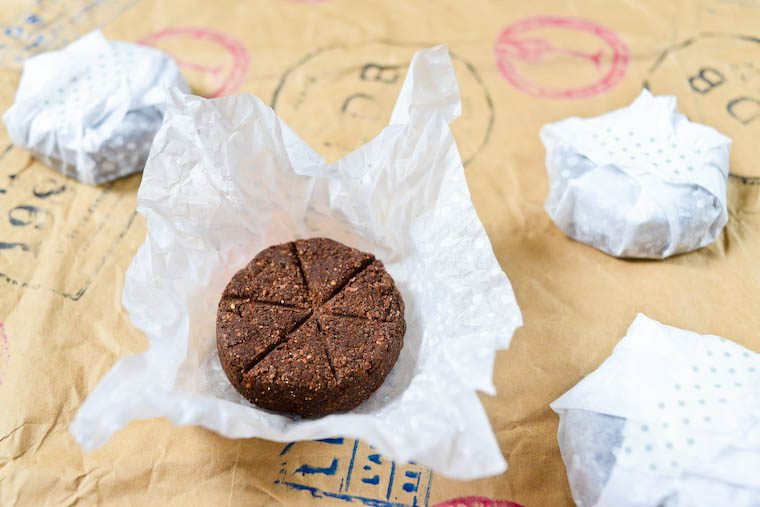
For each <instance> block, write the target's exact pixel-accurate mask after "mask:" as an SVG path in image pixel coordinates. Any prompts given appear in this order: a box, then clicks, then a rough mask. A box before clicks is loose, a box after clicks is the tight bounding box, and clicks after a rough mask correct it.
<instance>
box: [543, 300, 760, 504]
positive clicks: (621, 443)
mask: <svg viewBox="0 0 760 507" xmlns="http://www.w3.org/2000/svg"><path fill="white" fill-rule="evenodd" d="M551 407H552V409H554V411H555V412H557V413H558V414H559V415H560V424H559V432H558V439H559V445H560V450H561V452H562V459H563V460H564V462H565V468H566V469H567V475H568V479H569V481H570V487H571V490H572V493H573V498H574V500H575V502H576V503H577V505H579V506H581V507H583V506H615V507H626V506H650V505H651V506H666V507H675V506H695V505H731V506H734V507H743V506H746V507H749V506H754V507H757V506H758V505H760V355H758V354H756V353H754V352H752V351H749V350H747V349H745V348H743V347H741V346H739V345H737V344H736V343H733V342H731V341H728V340H726V339H724V338H720V337H717V336H708V335H704V336H703V335H699V334H696V333H693V332H690V331H685V330H683V329H678V328H675V327H670V326H665V325H663V324H660V323H659V322H657V321H654V320H652V319H650V318H648V317H646V316H644V315H641V314H640V315H638V316H637V317H636V319H635V320H634V322H633V324H632V325H631V327H630V328H629V329H628V334H627V335H626V336H625V337H624V338H623V339H622V340H621V341H620V343H618V345H617V346H616V347H615V350H614V351H613V353H612V355H611V356H610V357H609V358H608V359H607V360H606V361H605V362H604V363H603V364H602V365H601V366H600V367H599V368H598V369H597V370H596V371H594V372H593V373H591V374H590V375H589V376H587V377H586V378H584V379H583V380H581V382H579V383H578V384H577V385H576V386H575V387H573V388H572V389H571V390H570V391H568V392H567V393H565V394H564V395H562V396H561V397H560V398H559V399H558V400H556V401H555V402H554V403H552V404H551Z"/></svg>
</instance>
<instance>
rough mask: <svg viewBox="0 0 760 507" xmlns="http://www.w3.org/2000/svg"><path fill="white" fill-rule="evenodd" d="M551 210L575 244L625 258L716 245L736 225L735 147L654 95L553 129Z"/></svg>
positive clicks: (549, 140) (548, 138) (549, 134)
mask: <svg viewBox="0 0 760 507" xmlns="http://www.w3.org/2000/svg"><path fill="white" fill-rule="evenodd" d="M541 140H542V141H543V143H544V146H545V147H546V167H547V169H548V173H549V182H550V190H549V196H548V198H547V200H546V205H545V207H546V211H547V212H548V213H549V216H550V217H551V219H552V220H553V221H554V223H556V224H557V226H558V227H559V228H560V229H561V230H562V231H563V232H564V233H565V234H567V235H568V236H570V237H571V238H573V239H575V240H577V241H580V242H582V243H587V244H589V245H591V246H593V247H596V248H598V249H599V250H602V251H604V252H607V253H608V254H610V255H614V256H615V257H638V258H651V259H662V258H665V257H669V256H671V255H674V254H678V253H684V252H689V251H691V250H695V249H697V248H701V247H703V246H706V245H708V244H710V243H712V242H713V241H715V239H716V238H717V237H718V235H719V234H720V231H721V230H722V229H723V226H724V225H726V222H727V221H728V211H727V207H726V179H727V177H728V159H729V149H730V145H731V140H730V139H729V138H727V137H725V136H724V135H722V134H720V133H719V132H717V131H716V130H715V129H713V128H711V127H707V126H705V125H700V124H697V123H693V122H690V121H689V120H688V119H687V118H686V117H685V116H684V115H682V114H679V113H678V112H677V111H676V99H675V97H653V96H652V95H651V94H650V93H649V91H647V90H644V91H642V93H641V95H640V96H639V97H638V98H637V99H636V100H635V101H634V102H633V103H632V104H631V105H630V106H628V107H626V108H623V109H619V110H617V111H612V112H610V113H607V114H603V115H601V116H597V117H594V118H577V117H573V118H567V119H565V120H562V121H559V122H556V123H551V124H548V125H545V126H544V127H543V128H542V129H541Z"/></svg>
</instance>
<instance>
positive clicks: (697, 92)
mask: <svg viewBox="0 0 760 507" xmlns="http://www.w3.org/2000/svg"><path fill="white" fill-rule="evenodd" d="M644 86H645V87H647V88H649V89H650V90H651V91H652V93H654V94H667V95H675V96H677V97H678V108H679V110H680V111H681V112H682V113H684V114H685V115H686V116H688V117H689V119H691V120H693V121H697V122H699V123H705V124H707V125H710V126H711V127H715V128H716V129H718V130H719V131H720V132H722V133H724V134H726V135H727V136H729V137H730V138H731V139H732V141H733V143H732V145H731V164H730V167H731V174H730V177H731V179H732V180H734V181H736V182H738V183H741V184H744V185H760V165H758V164H757V160H758V158H760V147H758V144H757V133H758V127H760V37H755V36H750V35H742V34H732V33H702V34H699V35H696V36H694V37H691V38H688V39H686V40H683V41H681V42H679V43H677V44H674V45H673V46H671V47H669V48H668V49H666V50H665V51H663V52H662V53H661V54H660V55H659V56H658V57H657V59H656V60H655V61H654V63H653V64H652V65H651V67H650V68H649V71H648V73H647V78H646V80H645V81H644Z"/></svg>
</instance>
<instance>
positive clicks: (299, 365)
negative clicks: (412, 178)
mask: <svg viewBox="0 0 760 507" xmlns="http://www.w3.org/2000/svg"><path fill="white" fill-rule="evenodd" d="M405 331H406V323H405V321H404V302H403V300H402V299H401V295H400V294H399V292H398V290H397V289H396V285H395V284H394V282H393V279H392V278H391V276H390V275H389V274H388V272H387V271H386V270H385V268H384V267H383V263H382V262H380V261H379V260H377V259H375V258H374V257H373V256H372V255H371V254H368V253H365V252H361V251H359V250H356V249H354V248H350V247H347V246H345V245H343V244H341V243H338V242H336V241H333V240H330V239H326V238H312V239H306V240H298V241H294V242H292V243H285V244H283V245H275V246H271V247H269V248H267V249H266V250H264V251H262V252H261V253H259V254H258V255H257V256H256V257H254V258H253V260H251V262H250V263H249V264H248V265H247V266H246V267H244V268H243V269H241V270H240V271H238V272H237V273H236V274H235V276H233V277H232V279H231V280H230V282H229V284H228V285H227V288H226V289H225V290H224V293H223V294H222V299H221V301H220V302H219V309H218V312H217V324H216V338H217V349H218V351H219V358H220V360H221V363H222V368H223V369H224V371H225V373H226V374H227V377H228V378H229V380H230V382H231V383H232V385H233V386H235V388H236V389H237V390H238V391H239V392H240V393H241V394H242V395H243V396H245V397H246V398H247V399H248V400H250V401H251V402H253V403H255V404H256V405H258V406H260V407H262V408H265V409H268V410H272V411H275V412H280V413H284V414H294V415H300V416H303V417H319V416H323V415H327V414H331V413H335V412H344V411H347V410H351V409H352V408H355V407H356V406H357V405H359V404H360V403H362V402H363V401H364V400H366V399H367V398H369V396H370V395H371V394H372V393H373V392H375V391H376V390H377V389H378V388H379V387H380V385H381V384H382V383H383V381H384V380H385V377H386V376H387V375H388V373H389V372H390V371H391V369H392V368H393V365H394V364H395V363H396V360H397V359H398V355H399V352H400V351H401V347H402V345H403V340H404V333H405Z"/></svg>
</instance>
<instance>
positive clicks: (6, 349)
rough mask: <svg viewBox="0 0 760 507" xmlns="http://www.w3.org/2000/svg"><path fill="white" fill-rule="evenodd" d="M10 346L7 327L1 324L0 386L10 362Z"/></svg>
mask: <svg viewBox="0 0 760 507" xmlns="http://www.w3.org/2000/svg"><path fill="white" fill-rule="evenodd" d="M10 358H11V356H10V346H9V345H8V335H7V334H5V326H3V323H2V322H0V384H2V383H3V375H4V373H5V370H6V368H7V367H8V362H9V361H10Z"/></svg>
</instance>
